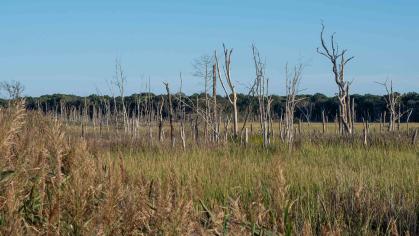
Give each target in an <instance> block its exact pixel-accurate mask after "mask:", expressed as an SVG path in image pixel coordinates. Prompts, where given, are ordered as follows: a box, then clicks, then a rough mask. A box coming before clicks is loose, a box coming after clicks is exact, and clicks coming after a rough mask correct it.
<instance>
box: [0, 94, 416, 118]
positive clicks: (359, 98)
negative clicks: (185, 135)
mask: <svg viewBox="0 0 419 236" xmlns="http://www.w3.org/2000/svg"><path fill="white" fill-rule="evenodd" d="M298 97H299V98H304V99H303V100H302V101H301V102H300V103H299V104H298V108H297V109H296V114H295V117H296V119H300V120H301V121H304V122H306V121H310V122H321V121H322V111H324V113H325V114H326V115H327V118H328V120H329V121H333V120H334V118H335V116H336V113H337V112H338V107H339V105H338V104H339V101H338V98H337V97H328V96H325V95H323V94H320V93H316V94H314V95H299V96H298ZM351 97H352V98H353V99H354V101H355V113H356V121H358V122H360V121H362V120H368V121H370V122H379V121H380V118H381V117H382V116H383V114H384V112H385V111H386V100H385V97H384V96H379V95H371V94H365V95H358V94H354V95H352V96H351ZM162 99H164V103H165V105H164V106H163V112H162V113H163V116H166V115H167V109H168V106H167V96H166V95H155V94H152V93H141V94H133V95H131V96H126V97H125V99H124V100H125V105H126V107H127V111H128V113H129V115H131V116H132V115H134V114H141V113H142V112H143V111H144V110H145V109H146V108H147V107H148V108H151V109H152V110H157V108H158V106H159V103H160V102H161V101H162ZM180 99H182V101H183V103H184V104H186V106H185V107H186V113H189V114H192V113H193V112H194V111H195V110H196V104H197V101H198V107H199V109H203V110H205V94H193V95H190V96H187V95H185V94H179V93H178V94H173V99H172V100H173V107H174V109H175V110H177V109H178V108H179V107H180V106H179V104H180V101H181V100H180ZM208 99H209V102H211V101H212V98H211V96H209V95H208ZM285 100H286V97H284V96H276V95H272V117H273V118H274V119H278V117H280V115H281V113H282V111H283V109H284V106H285ZM121 101H122V99H121V97H110V96H98V95H90V96H87V97H81V96H75V95H66V94H53V95H43V96H40V97H26V106H27V108H28V109H29V110H42V111H43V112H52V113H54V112H57V113H60V112H61V111H62V110H63V108H64V109H77V110H78V111H80V112H82V111H83V110H85V109H88V111H89V113H91V112H92V110H93V109H94V108H96V109H98V108H99V107H101V109H100V110H101V111H105V110H106V109H105V106H108V107H109V108H108V109H109V110H110V112H113V111H115V103H116V106H117V107H116V108H118V107H119V106H121ZM399 101H400V112H401V113H405V114H404V115H403V117H402V119H401V121H402V122H405V121H406V120H407V118H408V115H409V113H410V111H411V110H412V112H411V114H410V118H409V121H410V122H419V93H417V92H410V93H405V94H400V100H399ZM0 104H1V105H2V106H7V104H8V102H7V100H4V99H2V100H0ZM237 105H238V108H239V115H240V116H241V119H243V117H244V116H245V114H247V113H248V111H250V114H251V117H252V116H253V117H256V115H257V111H258V100H257V97H254V96H250V95H245V94H238V102H237ZM217 107H218V110H219V111H221V112H223V113H225V114H229V113H230V111H231V106H230V104H229V102H228V99H227V97H223V96H217ZM387 114H388V113H387Z"/></svg>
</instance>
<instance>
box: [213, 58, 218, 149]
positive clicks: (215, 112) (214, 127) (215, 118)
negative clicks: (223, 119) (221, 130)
mask: <svg viewBox="0 0 419 236" xmlns="http://www.w3.org/2000/svg"><path fill="white" fill-rule="evenodd" d="M217 66H218V65H217V64H215V63H214V65H213V66H212V100H213V108H212V115H213V116H212V123H213V141H216V140H217V139H218V138H217V137H218V133H217V70H218V69H217Z"/></svg>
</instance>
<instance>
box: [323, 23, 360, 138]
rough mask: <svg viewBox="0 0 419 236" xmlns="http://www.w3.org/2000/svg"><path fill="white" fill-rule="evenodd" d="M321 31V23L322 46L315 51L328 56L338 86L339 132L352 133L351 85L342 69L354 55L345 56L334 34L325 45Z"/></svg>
mask: <svg viewBox="0 0 419 236" xmlns="http://www.w3.org/2000/svg"><path fill="white" fill-rule="evenodd" d="M323 33H324V25H323V24H322V30H321V32H320V41H321V46H322V48H321V49H320V48H317V52H318V53H319V54H321V55H323V56H325V57H326V58H328V59H329V61H330V62H331V64H332V71H333V75H334V79H335V82H336V84H337V85H338V88H339V93H338V98H339V116H338V122H339V132H340V133H341V134H342V133H347V134H352V133H353V123H354V120H353V116H352V107H351V98H350V95H349V87H350V85H351V82H349V81H346V80H345V77H344V70H345V66H346V64H347V63H348V62H349V61H350V60H352V59H353V58H354V57H349V58H346V57H345V53H346V52H347V50H346V49H344V50H342V51H340V50H339V46H338V45H337V44H336V42H335V38H334V35H335V34H332V35H331V37H330V43H331V46H330V48H329V47H328V46H326V43H325V41H324V38H323Z"/></svg>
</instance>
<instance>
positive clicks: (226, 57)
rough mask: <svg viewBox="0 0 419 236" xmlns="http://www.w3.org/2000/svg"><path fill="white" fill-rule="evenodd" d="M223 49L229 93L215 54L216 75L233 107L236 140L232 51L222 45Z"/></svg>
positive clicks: (235, 104) (234, 126) (235, 96)
mask: <svg viewBox="0 0 419 236" xmlns="http://www.w3.org/2000/svg"><path fill="white" fill-rule="evenodd" d="M223 49H224V67H223V69H224V80H225V83H226V84H227V86H228V88H229V90H230V93H228V92H227V89H226V86H225V85H224V81H223V78H222V77H221V73H220V66H219V63H218V58H217V53H215V63H216V64H217V74H218V78H219V79H220V83H221V87H222V88H223V90H224V92H225V94H226V97H227V98H228V101H229V102H230V104H231V106H232V107H233V137H234V139H236V138H237V135H238V109H237V93H236V89H235V86H234V84H233V82H232V80H231V68H230V64H231V53H232V52H233V49H227V48H226V47H225V45H224V44H223Z"/></svg>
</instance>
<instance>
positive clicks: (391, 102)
mask: <svg viewBox="0 0 419 236" xmlns="http://www.w3.org/2000/svg"><path fill="white" fill-rule="evenodd" d="M377 83H378V82H377ZM378 84H381V85H383V86H384V88H385V89H386V92H387V94H386V95H385V96H384V100H385V101H386V108H387V111H388V112H389V115H390V116H389V120H388V131H391V132H392V131H394V130H395V129H396V122H398V121H400V119H401V117H402V116H403V115H404V114H406V112H404V113H401V112H400V110H401V109H400V95H399V94H398V93H395V92H394V91H393V81H391V80H390V84H389V83H388V81H385V82H384V83H378ZM384 122H385V121H384Z"/></svg>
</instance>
